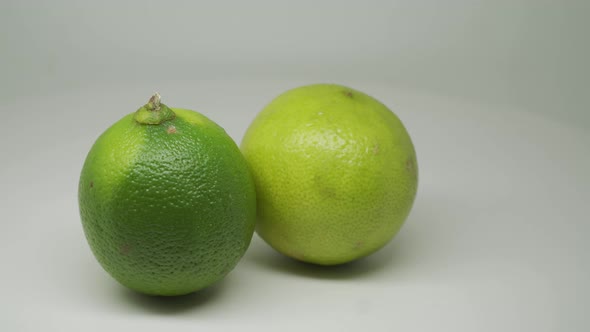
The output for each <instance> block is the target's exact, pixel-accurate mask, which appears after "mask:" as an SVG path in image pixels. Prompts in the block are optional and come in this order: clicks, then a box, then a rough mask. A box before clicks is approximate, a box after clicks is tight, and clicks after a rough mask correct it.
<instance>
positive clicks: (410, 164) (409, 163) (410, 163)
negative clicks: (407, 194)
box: [406, 158, 415, 172]
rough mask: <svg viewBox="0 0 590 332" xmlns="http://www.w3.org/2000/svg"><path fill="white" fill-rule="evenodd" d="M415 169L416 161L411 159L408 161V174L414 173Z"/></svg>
mask: <svg viewBox="0 0 590 332" xmlns="http://www.w3.org/2000/svg"><path fill="white" fill-rule="evenodd" d="M414 167H415V165H414V159H411V158H410V159H408V160H406V170H407V171H408V172H413V171H414Z"/></svg>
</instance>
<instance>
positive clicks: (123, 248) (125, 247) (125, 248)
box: [119, 243, 131, 255]
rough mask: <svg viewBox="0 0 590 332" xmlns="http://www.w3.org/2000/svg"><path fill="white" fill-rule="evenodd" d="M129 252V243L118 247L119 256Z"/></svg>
mask: <svg viewBox="0 0 590 332" xmlns="http://www.w3.org/2000/svg"><path fill="white" fill-rule="evenodd" d="M130 251H131V245H130V244H129V243H123V244H122V245H121V246H119V252H120V253H121V255H127V254H129V252H130Z"/></svg>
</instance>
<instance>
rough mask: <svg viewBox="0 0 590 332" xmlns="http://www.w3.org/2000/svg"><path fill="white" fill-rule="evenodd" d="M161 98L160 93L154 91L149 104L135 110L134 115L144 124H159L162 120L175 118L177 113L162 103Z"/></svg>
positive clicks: (136, 119)
mask: <svg viewBox="0 0 590 332" xmlns="http://www.w3.org/2000/svg"><path fill="white" fill-rule="evenodd" d="M161 99H162V97H161V96H160V94H159V93H157V92H156V93H154V95H153V96H151V98H150V100H149V101H148V102H147V104H145V105H143V106H142V107H140V108H139V109H138V110H137V111H136V112H135V115H134V116H133V118H134V119H135V121H136V122H137V123H139V124H144V125H159V124H160V123H162V122H165V121H169V120H173V119H174V118H175V117H176V114H174V112H173V111H172V110H171V109H170V108H168V106H166V105H164V104H162V103H161Z"/></svg>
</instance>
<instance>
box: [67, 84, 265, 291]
mask: <svg viewBox="0 0 590 332" xmlns="http://www.w3.org/2000/svg"><path fill="white" fill-rule="evenodd" d="M78 200H79V207H80V215H81V220H82V226H83V229H84V233H85V236H86V239H87V241H88V244H89V246H90V248H91V250H92V252H93V254H94V256H95V257H96V259H97V260H98V262H99V263H100V264H101V266H102V267H103V268H104V269H105V270H106V271H107V272H108V273H109V274H110V275H111V276H112V277H113V278H115V279H116V280H117V281H119V282H120V283H121V284H123V285H125V286H126V287H128V288H131V289H133V290H136V291H138V292H141V293H145V294H151V295H181V294H187V293H191V292H194V291H196V290H199V289H202V288H204V287H207V286H209V285H212V284H213V283H215V282H217V281H219V280H220V279H222V278H223V277H224V276H225V275H227V274H228V273H229V272H230V271H231V270H232V269H233V268H234V267H235V266H236V264H237V263H238V261H239V260H240V258H241V257H242V256H243V254H244V253H245V251H246V249H247V248H248V246H249V244H250V241H251V239H252V235H253V232H254V224H255V214H256V197H255V188H254V183H253V181H252V178H251V175H250V172H249V170H248V165H247V164H246V161H245V160H244V158H243V156H242V155H241V153H240V151H239V148H238V147H237V145H236V144H235V142H234V141H233V140H232V139H231V138H230V137H229V136H228V135H227V134H226V132H225V131H224V130H223V128H221V127H220V126H218V125H217V124H216V123H214V122H213V121H211V120H210V119H208V118H207V117H205V116H204V115H202V114H200V113H197V112H194V111H190V110H186V109H180V108H170V107H168V106H166V105H165V104H163V103H161V100H160V96H159V94H155V95H154V96H152V98H150V100H149V102H148V103H147V104H145V105H144V106H142V107H140V108H139V109H138V110H137V111H136V112H133V113H130V114H128V115H126V116H125V117H123V118H122V119H121V120H119V121H118V122H116V123H115V124H114V125H112V126H111V127H110V128H108V129H107V130H106V131H105V132H104V133H103V134H102V135H100V137H99V138H98V139H97V140H96V142H95V143H94V145H93V146H92V148H91V150H90V152H89V153H88V156H87V158H86V160H85V162H84V166H83V168H82V172H81V175H80V181H79V190H78Z"/></svg>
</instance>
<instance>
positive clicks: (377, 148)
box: [373, 144, 380, 155]
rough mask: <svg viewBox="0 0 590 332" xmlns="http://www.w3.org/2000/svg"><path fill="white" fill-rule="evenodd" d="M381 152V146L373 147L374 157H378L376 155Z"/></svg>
mask: <svg viewBox="0 0 590 332" xmlns="http://www.w3.org/2000/svg"><path fill="white" fill-rule="evenodd" d="M379 151H380V147H379V144H375V145H374V146H373V154H374V155H376V154H378V153H379Z"/></svg>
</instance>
